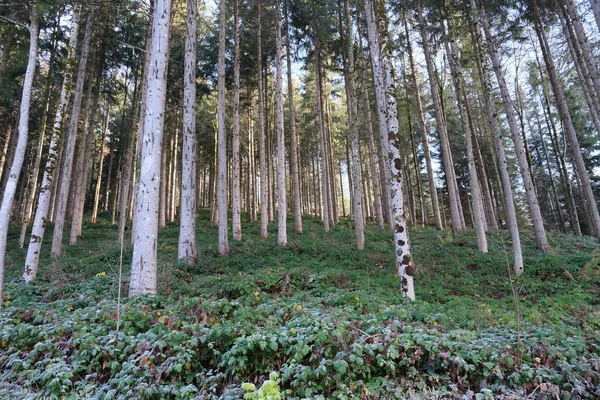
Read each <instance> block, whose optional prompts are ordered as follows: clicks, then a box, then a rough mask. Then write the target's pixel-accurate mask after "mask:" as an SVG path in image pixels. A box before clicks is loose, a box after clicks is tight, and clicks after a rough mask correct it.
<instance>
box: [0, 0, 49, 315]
mask: <svg viewBox="0 0 600 400" xmlns="http://www.w3.org/2000/svg"><path fill="white" fill-rule="evenodd" d="M30 7H31V9H30V10H29V16H30V23H29V27H28V28H29V55H28V57H27V69H26V71H25V79H24V80H23V92H22V95H21V105H20V110H19V112H20V115H19V136H18V138H17V148H16V149H15V157H14V158H13V162H12V165H11V167H10V171H9V174H8V180H7V182H6V186H5V187H4V194H3V196H2V205H0V308H2V299H3V289H4V269H5V265H6V264H5V258H6V240H7V236H8V226H9V223H10V215H11V212H12V206H13V202H14V198H15V192H16V190H17V182H18V180H19V175H20V174H21V168H22V167H23V161H24V160H25V151H26V149H27V137H28V136H29V108H30V105H31V89H32V87H33V78H34V75H35V68H36V65H37V53H38V44H39V34H40V25H39V20H38V15H37V7H36V5H35V4H32V5H31V6H30ZM36 178H37V177H36Z"/></svg>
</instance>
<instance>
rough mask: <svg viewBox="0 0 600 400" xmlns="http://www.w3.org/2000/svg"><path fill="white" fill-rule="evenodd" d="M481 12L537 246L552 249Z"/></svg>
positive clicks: (482, 14)
mask: <svg viewBox="0 0 600 400" xmlns="http://www.w3.org/2000/svg"><path fill="white" fill-rule="evenodd" d="M479 14H480V15H479V18H480V21H481V23H482V26H483V30H484V32H485V36H486V39H487V40H486V42H487V50H488V55H489V56H490V59H491V60H492V67H493V69H494V73H495V74H496V79H497V80H498V86H499V87H500V95H501V96H502V103H503V105H504V112H505V114H506V119H507V121H508V126H509V129H510V133H511V136H512V140H513V143H514V146H515V154H516V156H517V161H518V164H519V170H520V171H521V176H522V177H523V185H524V186H525V193H526V194H527V203H528V204H529V212H530V215H531V223H532V225H533V231H534V233H535V239H536V243H537V247H538V249H539V250H541V251H543V252H547V251H549V250H550V245H549V244H548V239H547V237H546V230H545V229H544V221H543V219H542V213H541V211H540V205H539V203H538V199H537V195H536V193H535V187H534V186H533V180H532V178H531V174H530V173H529V165H528V163H527V156H526V154H525V148H524V146H523V142H522V141H521V136H520V135H519V127H518V125H517V119H516V117H515V106H514V103H513V101H512V99H511V97H510V93H509V92H508V87H507V85H506V81H505V79H504V72H503V71H502V65H501V64H500V57H499V54H498V44H497V42H496V39H494V38H493V37H492V34H491V32H490V27H489V23H488V20H487V16H486V15H485V10H484V8H483V7H481V8H480V9H479Z"/></svg>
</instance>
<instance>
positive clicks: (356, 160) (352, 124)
mask: <svg viewBox="0 0 600 400" xmlns="http://www.w3.org/2000/svg"><path fill="white" fill-rule="evenodd" d="M340 14H341V11H340ZM344 14H345V20H344V22H342V29H341V32H343V34H344V35H345V40H346V51H345V57H343V61H344V77H345V81H346V108H347V112H348V133H349V139H350V140H349V142H350V173H351V174H352V213H353V215H354V231H355V234H356V246H357V248H358V250H364V248H365V233H364V230H365V228H364V217H363V201H362V193H363V191H361V187H360V185H361V181H362V178H361V170H360V167H361V163H360V147H359V143H358V128H357V126H356V120H357V105H356V89H355V85H354V43H353V42H354V40H353V39H352V29H351V28H350V27H351V26H352V19H351V16H350V7H349V5H348V0H345V1H344ZM343 18H344V17H342V15H340V20H343ZM340 185H341V182H340ZM365 195H366V193H365Z"/></svg>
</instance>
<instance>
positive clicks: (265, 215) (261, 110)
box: [256, 0, 269, 239]
mask: <svg viewBox="0 0 600 400" xmlns="http://www.w3.org/2000/svg"><path fill="white" fill-rule="evenodd" d="M256 8H257V12H256V13H257V24H258V32H257V34H258V38H257V42H258V43H257V45H256V48H257V52H258V54H257V59H258V68H257V69H258V157H259V169H260V237H261V238H263V239H266V238H267V237H268V236H269V232H268V230H267V226H268V224H269V211H268V204H267V202H268V193H267V190H268V180H267V175H268V171H267V154H266V152H267V149H266V140H265V96H264V89H263V65H262V59H263V55H262V23H261V22H262V21H261V18H262V17H261V1H260V0H258V1H257V5H256Z"/></svg>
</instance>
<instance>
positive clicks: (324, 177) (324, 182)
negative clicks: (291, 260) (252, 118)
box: [315, 41, 331, 232]
mask: <svg viewBox="0 0 600 400" xmlns="http://www.w3.org/2000/svg"><path fill="white" fill-rule="evenodd" d="M315 49H316V51H317V55H316V57H315V71H316V79H315V84H316V96H317V119H318V125H319V143H320V148H319V152H320V153H321V186H322V188H321V196H322V210H323V213H322V214H323V225H324V229H325V232H329V225H330V222H331V221H330V218H329V209H330V207H331V204H330V203H329V199H330V197H329V177H328V172H327V171H328V168H327V167H328V165H327V164H328V163H327V146H326V142H325V117H324V116H323V93H322V92H323V88H322V81H321V79H322V77H321V56H320V54H319V53H318V52H319V51H320V48H319V45H318V41H317V42H316V43H315Z"/></svg>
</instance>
